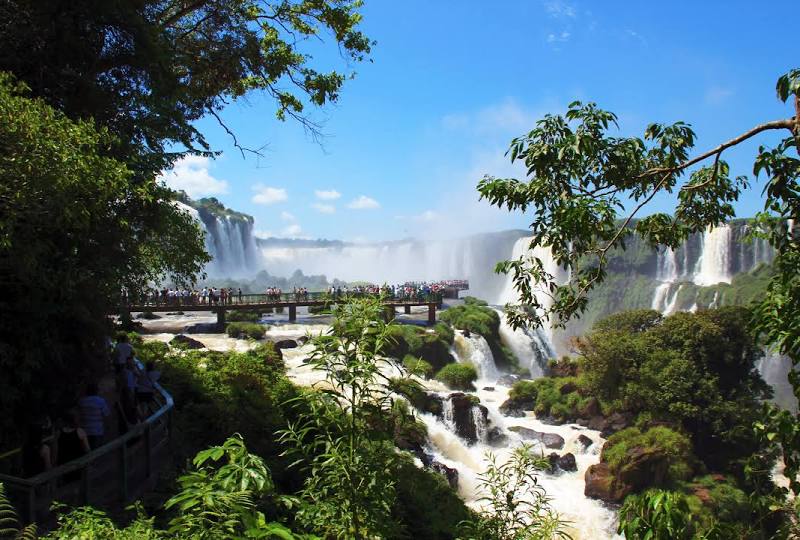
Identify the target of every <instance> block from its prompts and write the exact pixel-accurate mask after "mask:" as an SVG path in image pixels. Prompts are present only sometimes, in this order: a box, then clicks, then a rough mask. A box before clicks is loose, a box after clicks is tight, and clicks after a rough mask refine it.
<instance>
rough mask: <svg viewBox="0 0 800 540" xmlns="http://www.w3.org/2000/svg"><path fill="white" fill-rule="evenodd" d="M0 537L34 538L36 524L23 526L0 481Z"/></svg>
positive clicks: (13, 539)
mask: <svg viewBox="0 0 800 540" xmlns="http://www.w3.org/2000/svg"><path fill="white" fill-rule="evenodd" d="M0 538H2V539H4V540H5V539H11V540H35V538H36V524H35V523H31V524H30V525H27V526H25V527H23V526H22V524H21V523H20V521H19V516H17V511H16V510H15V509H14V506H12V504H11V501H9V500H8V497H6V488H5V486H4V485H3V484H1V483H0Z"/></svg>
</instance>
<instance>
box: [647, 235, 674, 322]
mask: <svg viewBox="0 0 800 540" xmlns="http://www.w3.org/2000/svg"><path fill="white" fill-rule="evenodd" d="M657 263H658V269H657V273H656V279H657V280H658V281H660V282H661V284H659V285H658V286H657V287H656V290H655V294H654V295H653V302H652V304H651V307H652V308H653V309H655V310H658V311H662V312H663V311H664V310H666V309H667V305H668V304H669V302H668V301H667V294H668V293H669V290H670V288H671V287H672V284H673V283H675V281H676V280H677V279H678V262H677V256H676V254H675V250H673V249H672V248H666V249H665V250H663V251H659V252H658V256H657ZM675 298H677V295H675Z"/></svg>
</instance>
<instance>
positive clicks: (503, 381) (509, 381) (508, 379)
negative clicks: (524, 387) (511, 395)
mask: <svg viewBox="0 0 800 540" xmlns="http://www.w3.org/2000/svg"><path fill="white" fill-rule="evenodd" d="M520 380H522V378H521V377H519V376H518V375H512V374H510V373H506V374H505V375H503V376H502V377H500V378H499V379H497V384H499V385H500V386H508V387H512V386H514V383H515V382H517V381H520Z"/></svg>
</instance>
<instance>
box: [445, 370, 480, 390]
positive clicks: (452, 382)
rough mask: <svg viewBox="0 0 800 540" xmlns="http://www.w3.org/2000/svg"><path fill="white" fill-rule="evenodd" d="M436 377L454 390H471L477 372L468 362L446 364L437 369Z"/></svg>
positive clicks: (476, 377) (476, 378)
mask: <svg viewBox="0 0 800 540" xmlns="http://www.w3.org/2000/svg"><path fill="white" fill-rule="evenodd" d="M436 379H437V380H439V381H441V382H443V383H444V384H446V385H447V386H449V387H450V388H452V389H454V390H473V389H474V388H475V387H474V385H473V384H472V383H474V382H475V381H476V380H478V372H477V371H476V370H475V368H474V367H472V366H471V365H469V364H448V365H446V366H444V367H443V368H442V369H440V370H439V372H438V373H437V374H436Z"/></svg>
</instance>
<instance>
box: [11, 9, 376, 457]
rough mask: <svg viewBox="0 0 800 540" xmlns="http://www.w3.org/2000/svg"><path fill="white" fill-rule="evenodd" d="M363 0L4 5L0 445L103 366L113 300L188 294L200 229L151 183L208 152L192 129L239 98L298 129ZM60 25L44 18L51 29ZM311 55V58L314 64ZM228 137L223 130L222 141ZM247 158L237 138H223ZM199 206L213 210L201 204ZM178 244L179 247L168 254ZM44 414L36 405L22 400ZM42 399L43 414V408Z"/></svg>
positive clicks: (326, 95) (68, 400)
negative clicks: (261, 101)
mask: <svg viewBox="0 0 800 540" xmlns="http://www.w3.org/2000/svg"><path fill="white" fill-rule="evenodd" d="M360 7H361V2H360V1H358V0H332V1H319V2H318V1H305V0H300V1H287V2H271V1H255V2H252V1H248V0H222V1H214V2H204V1H201V2H191V3H184V2H171V1H166V0H145V1H138V0H136V1H132V0H121V1H117V2H98V1H96V0H76V1H74V2H67V3H58V2H55V3H54V2H27V1H22V0H10V1H8V2H4V3H3V4H2V7H0V13H1V14H2V16H0V120H1V121H0V145H2V148H3V152H2V158H0V259H1V260H2V261H3V263H2V265H3V283H4V287H5V288H6V293H5V295H4V302H3V305H2V317H0V321H2V323H0V355H1V356H0V370H2V371H1V372H0V381H2V382H1V383H0V406H2V410H3V411H4V412H6V413H7V414H4V415H2V420H0V440H2V441H3V445H4V447H5V445H14V444H16V443H18V442H19V435H18V434H19V433H23V432H24V431H25V430H24V429H21V428H20V427H19V426H21V425H24V424H25V423H26V422H28V421H29V420H30V418H31V417H32V416H38V415H41V414H43V413H47V412H56V411H59V410H62V409H63V408H64V407H65V406H69V405H71V404H72V403H73V401H74V398H75V395H74V393H75V392H74V390H73V389H75V388H77V387H78V381H77V378H78V377H81V376H82V374H83V373H85V372H93V371H95V368H96V367H97V366H98V364H99V365H101V366H102V365H103V363H104V358H103V354H104V353H105V340H104V337H105V336H106V335H108V333H109V328H107V327H106V324H105V321H106V317H107V315H108V314H109V313H110V312H112V311H113V310H114V309H116V308H117V307H118V304H119V300H120V298H121V296H122V293H123V291H129V292H132V293H136V292H138V291H139V290H140V289H141V287H143V286H145V285H146V284H148V283H160V282H162V280H164V279H169V280H170V281H171V282H173V283H176V284H188V283H190V282H192V281H193V280H194V279H195V278H196V277H197V276H198V274H200V273H201V270H202V268H203V265H204V264H205V263H206V262H207V261H208V255H207V253H206V252H205V249H204V242H203V238H202V235H201V231H200V229H199V227H198V226H197V224H196V223H195V222H194V220H193V219H192V218H191V216H189V215H188V214H187V213H186V212H183V211H181V210H180V209H179V208H178V207H177V205H175V204H173V201H174V199H175V198H176V194H175V193H174V192H172V191H171V190H169V189H167V188H165V187H164V186H163V185H162V183H161V182H160V181H159V180H158V177H159V175H160V173H161V172H162V171H164V170H165V169H168V168H169V167H170V166H172V165H173V164H174V163H175V161H176V160H178V159H179V158H181V157H183V156H186V155H189V154H193V155H199V156H203V157H212V156H213V155H215V153H214V151H213V149H212V148H210V147H209V145H208V143H207V142H206V140H205V138H204V137H203V134H202V133H201V132H200V131H199V129H198V126H199V125H201V124H202V123H201V122H199V120H200V119H201V118H203V117H205V116H210V117H212V119H216V120H218V121H219V122H220V123H223V120H222V118H221V116H220V114H219V113H220V111H221V110H222V109H223V108H224V107H225V106H226V105H227V104H229V103H231V102H232V101H235V100H237V99H240V98H243V97H245V96H247V95H252V94H260V95H265V96H267V97H268V98H270V99H271V100H272V101H273V102H274V104H275V107H276V114H277V117H278V118H279V119H284V118H287V117H289V118H293V119H296V120H298V121H299V122H301V123H302V124H303V125H305V126H306V127H307V128H308V129H309V130H310V132H311V133H313V134H319V131H318V126H316V125H315V124H314V123H313V122H311V121H309V119H308V115H307V111H308V108H309V106H322V105H324V104H326V103H330V102H335V101H336V100H337V99H338V97H339V93H340V91H341V89H342V86H343V85H344V82H345V80H346V79H347V78H348V76H349V75H352V73H341V72H339V71H336V70H335V69H331V68H333V67H335V65H336V63H335V60H334V63H332V62H331V61H330V60H331V58H328V57H327V55H325V54H324V52H323V51H322V50H321V49H320V47H318V46H317V45H316V44H315V45H314V46H310V45H309V43H310V42H311V41H312V40H309V39H307V38H310V37H311V36H314V37H320V38H321V37H327V38H329V39H327V40H326V43H327V45H328V46H330V48H331V50H336V51H338V53H339V54H340V56H339V58H340V59H341V60H342V62H343V63H344V65H345V66H346V67H345V69H346V70H347V71H348V72H349V71H350V70H351V68H352V66H353V65H354V64H355V63H357V62H360V61H361V60H363V59H365V58H366V57H367V56H368V55H369V53H370V48H371V45H372V43H371V41H370V40H369V39H368V38H367V37H366V36H364V35H363V34H362V33H361V32H360V31H359V28H358V27H359V24H360V22H361V14H360ZM54 21H58V24H54ZM312 52H314V53H315V54H319V55H321V56H324V57H325V60H324V61H323V62H321V65H322V64H324V65H325V66H327V68H326V71H322V70H320V68H319V66H317V61H316V60H315V57H314V56H313V55H312ZM229 133H231V134H232V133H233V132H232V131H229ZM233 142H234V144H235V145H236V146H237V147H238V148H240V149H242V150H243V151H245V146H244V141H240V140H239V139H237V138H236V137H235V136H234V137H233ZM207 203H208V204H211V203H213V201H207ZM176 246H180V249H176ZM40 403H41V404H43V405H42V406H41V408H47V409H48V410H47V411H43V410H41V411H40V410H34V409H36V408H37V407H38V406H36V407H32V406H31V405H30V404H40ZM45 404H46V405H45Z"/></svg>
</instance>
